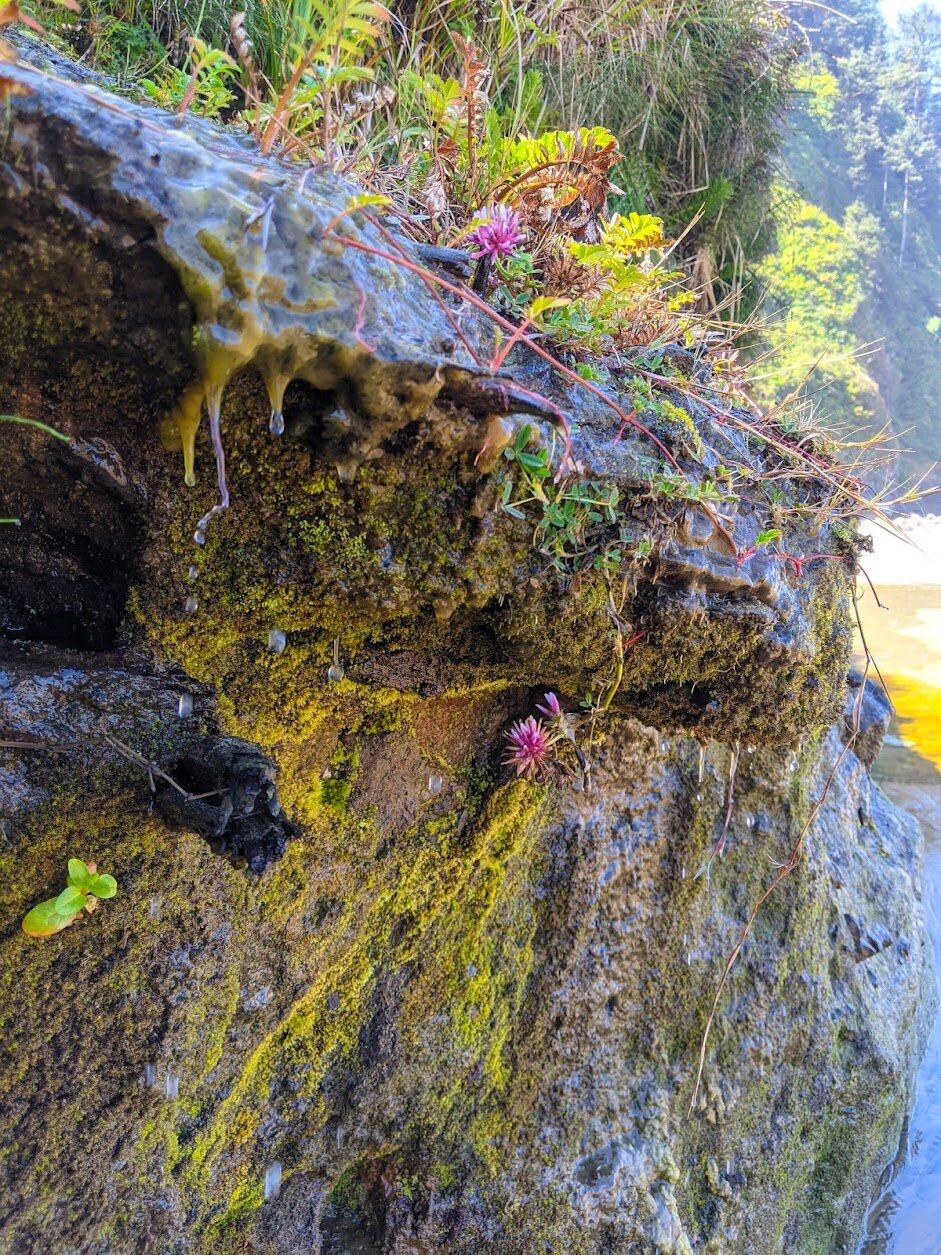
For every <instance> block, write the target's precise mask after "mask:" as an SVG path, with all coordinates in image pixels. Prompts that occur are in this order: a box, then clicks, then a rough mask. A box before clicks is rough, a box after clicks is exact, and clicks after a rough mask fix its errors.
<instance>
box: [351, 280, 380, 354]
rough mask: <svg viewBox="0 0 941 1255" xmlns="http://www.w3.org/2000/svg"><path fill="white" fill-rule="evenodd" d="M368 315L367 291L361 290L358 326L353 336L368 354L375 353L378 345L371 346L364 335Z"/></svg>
mask: <svg viewBox="0 0 941 1255" xmlns="http://www.w3.org/2000/svg"><path fill="white" fill-rule="evenodd" d="M365 314H366V289H365V288H359V305H358V307H357V310H356V325H355V326H354V328H353V335H354V336H355V337H356V343H357V344H359V345H361V346H362V347H363V348H364V349H365V350H366V352H367V353H375V351H376V348H377V345H375V344H370V343H369V341H368V340H366V339H365V338H364V337H363V335H362V334H361V333H362V330H363V319H364V317H365Z"/></svg>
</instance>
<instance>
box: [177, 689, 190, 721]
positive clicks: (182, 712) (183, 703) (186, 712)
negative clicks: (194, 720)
mask: <svg viewBox="0 0 941 1255" xmlns="http://www.w3.org/2000/svg"><path fill="white" fill-rule="evenodd" d="M176 713H177V714H178V715H179V716H180V718H181V719H188V718H189V717H190V715H191V714H192V713H193V694H192V693H181V694H180V700H179V701H178V702H177V704H176Z"/></svg>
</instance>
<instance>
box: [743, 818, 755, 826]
mask: <svg viewBox="0 0 941 1255" xmlns="http://www.w3.org/2000/svg"><path fill="white" fill-rule="evenodd" d="M754 826H755V816H754V815H746V816H745V827H746V828H754Z"/></svg>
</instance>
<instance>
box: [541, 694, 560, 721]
mask: <svg viewBox="0 0 941 1255" xmlns="http://www.w3.org/2000/svg"><path fill="white" fill-rule="evenodd" d="M542 700H543V701H544V702H545V703H546V704H545V706H537V707H536V709H537V710H538V711H539V713H540V714H541V715H545V716H546V718H547V719H561V718H562V707H561V706H560V705H559V699H558V698H557V697H556V695H555V693H547V694H546V695H545V697H544V698H543V699H542Z"/></svg>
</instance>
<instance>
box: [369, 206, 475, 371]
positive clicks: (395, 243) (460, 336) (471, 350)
mask: <svg viewBox="0 0 941 1255" xmlns="http://www.w3.org/2000/svg"><path fill="white" fill-rule="evenodd" d="M375 225H376V226H377V227H378V228H379V231H380V232H381V234H382V236H383V237H384V238H385V239H386V240H388V241H389V244H390V246H391V247H392V248H394V249H395V251H396V252H397V253H398V255H399V256H400V257H401V258H403V259H404V260H406V261H407V260H409V258H408V254H407V253H406V252H405V250H404V249H403V248H402V246H401V244H399V242H398V240H396V238H395V236H393V234H392V232H391V231H388V230H387V229H386V228H385V227H384V226H383V225H382V223H380V222H376V223H375ZM428 274H429V275H430V274H431V271H429V272H428ZM420 277H421V279H422V283H424V285H425V287H426V288H427V289H428V291H429V292H430V293H431V295H432V297H433V298H434V300H435V302H436V303H437V305H438V307H439V308H440V309H441V310H442V312H443V313H444V316H445V318H447V320H448V322H449V323H450V324H451V326H452V328H453V329H454V334H455V335H456V336H457V338H458V339H459V340H460V342H461V343H462V344H463V345H464V348H465V349H467V351H468V353H469V354H470V356H471V358H472V359H473V360H474V361H475V362H476V363H477V365H478V366H483V364H484V362H483V358H482V357H481V356H480V355H479V354H478V352H477V350H476V349H475V348H474V346H473V345H472V344H471V342H470V340H468V338H467V336H466V335H465V334H464V332H463V331H462V329H461V324H460V323H459V322H458V320H457V319H456V318H455V317H454V313H453V311H452V310H450V309H448V307H447V305H446V304H445V303H444V301H443V300H442V299H441V294H440V293H439V292H438V291H437V290H436V288H435V285H434V284H433V283H431V282H430V280H429V279H428V278H426V277H423V276H420Z"/></svg>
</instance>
